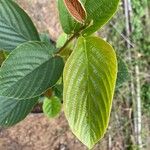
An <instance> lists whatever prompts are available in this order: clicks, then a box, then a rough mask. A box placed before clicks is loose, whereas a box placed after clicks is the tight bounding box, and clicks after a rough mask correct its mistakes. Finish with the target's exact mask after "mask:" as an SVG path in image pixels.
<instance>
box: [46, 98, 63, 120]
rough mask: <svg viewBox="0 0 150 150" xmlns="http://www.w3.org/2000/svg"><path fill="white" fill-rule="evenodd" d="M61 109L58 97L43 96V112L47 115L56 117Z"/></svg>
mask: <svg viewBox="0 0 150 150" xmlns="http://www.w3.org/2000/svg"><path fill="white" fill-rule="evenodd" d="M60 111H61V101H60V100H59V98H58V97H51V98H50V99H49V98H45V99H44V103H43V112H44V114H45V115H46V116H47V117H49V118H53V117H56V116H57V115H58V114H59V113H60Z"/></svg>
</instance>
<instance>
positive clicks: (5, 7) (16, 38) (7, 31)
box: [0, 0, 40, 50]
mask: <svg viewBox="0 0 150 150" xmlns="http://www.w3.org/2000/svg"><path fill="white" fill-rule="evenodd" d="M39 40H40V39H39V35H38V32H37V30H36V28H35V26H34V24H33V23H32V21H31V19H30V18H29V16H28V15H27V14H26V13H25V11H24V10H22V9H21V8H20V7H19V6H18V5H17V4H16V3H15V2H13V1H12V0H0V49H5V50H13V49H14V48H16V47H17V46H18V45H19V44H21V43H24V42H26V41H39Z"/></svg>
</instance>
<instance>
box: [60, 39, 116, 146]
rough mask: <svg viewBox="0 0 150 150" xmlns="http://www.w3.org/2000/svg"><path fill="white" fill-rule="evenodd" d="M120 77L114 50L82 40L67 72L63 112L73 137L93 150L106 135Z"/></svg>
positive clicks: (96, 42)
mask: <svg viewBox="0 0 150 150" xmlns="http://www.w3.org/2000/svg"><path fill="white" fill-rule="evenodd" d="M116 76H117V60H116V55H115V52H114V50H113V48H112V47H111V46H110V45H109V44H108V43H106V42H105V41H103V40H102V39H99V38H97V37H87V38H82V37H81V38H80V39H79V40H78V44H77V47H76V49H75V50H74V51H73V53H72V54H71V56H70V58H69V59H68V61H67V63H66V65H65V68H64V74H63V77H64V80H63V81H64V93H63V98H64V111H65V115H66V118H67V120H68V122H69V125H70V127H71V129H72V131H73V133H74V134H75V135H76V136H77V137H78V138H79V140H81V142H83V143H84V144H85V145H86V146H88V147H89V148H92V147H93V146H94V144H95V143H97V142H98V141H99V140H100V139H101V138H102V137H103V135H104V133H105V132H106V128H107V126H108V122H109V116H110V111H111V105H112V98H113V94H114V88H115V82H116Z"/></svg>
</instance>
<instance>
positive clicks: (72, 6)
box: [64, 0, 86, 23]
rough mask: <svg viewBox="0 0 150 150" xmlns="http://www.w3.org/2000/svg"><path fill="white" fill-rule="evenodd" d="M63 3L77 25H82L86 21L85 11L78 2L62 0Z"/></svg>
mask: <svg viewBox="0 0 150 150" xmlns="http://www.w3.org/2000/svg"><path fill="white" fill-rule="evenodd" d="M64 3H65V5H66V7H67V9H68V11H69V13H70V14H71V16H72V17H73V18H74V19H75V20H76V21H78V22H79V23H84V22H85V20H86V10H85V9H84V6H83V5H82V3H81V2H80V0H64Z"/></svg>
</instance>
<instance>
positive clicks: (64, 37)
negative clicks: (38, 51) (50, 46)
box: [56, 33, 68, 48]
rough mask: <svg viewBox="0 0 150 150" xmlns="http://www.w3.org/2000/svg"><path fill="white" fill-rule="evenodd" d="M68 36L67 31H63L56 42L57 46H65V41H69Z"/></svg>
mask: <svg viewBox="0 0 150 150" xmlns="http://www.w3.org/2000/svg"><path fill="white" fill-rule="evenodd" d="M67 39H68V36H67V34H65V33H62V34H61V35H60V36H59V37H58V40H57V42H56V47H57V48H61V47H63V46H64V44H65V42H66V41H67Z"/></svg>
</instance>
